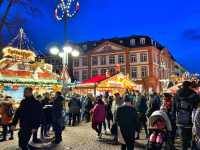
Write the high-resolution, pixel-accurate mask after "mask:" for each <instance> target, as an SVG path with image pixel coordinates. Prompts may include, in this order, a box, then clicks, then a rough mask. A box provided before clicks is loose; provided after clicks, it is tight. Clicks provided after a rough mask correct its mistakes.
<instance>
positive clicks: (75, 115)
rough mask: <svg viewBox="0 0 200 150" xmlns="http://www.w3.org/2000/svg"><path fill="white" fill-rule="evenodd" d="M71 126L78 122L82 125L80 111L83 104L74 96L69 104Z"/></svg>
mask: <svg viewBox="0 0 200 150" xmlns="http://www.w3.org/2000/svg"><path fill="white" fill-rule="evenodd" d="M68 106H69V125H71V120H73V121H72V126H75V124H76V122H78V123H80V110H81V102H80V99H79V98H77V97H75V96H73V97H72V98H71V99H70V101H69V103H68Z"/></svg>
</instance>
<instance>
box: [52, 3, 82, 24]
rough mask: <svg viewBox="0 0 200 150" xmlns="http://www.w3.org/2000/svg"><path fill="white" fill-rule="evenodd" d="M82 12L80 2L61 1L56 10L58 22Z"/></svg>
mask: <svg viewBox="0 0 200 150" xmlns="http://www.w3.org/2000/svg"><path fill="white" fill-rule="evenodd" d="M79 10H80V4H79V2H78V0H66V2H65V0H60V2H59V3H58V5H57V7H56V9H55V17H56V19H57V20H58V21H61V20H63V19H66V18H72V17H74V16H75V15H76V14H77V13H78V11H79ZM65 17H66V18H65Z"/></svg>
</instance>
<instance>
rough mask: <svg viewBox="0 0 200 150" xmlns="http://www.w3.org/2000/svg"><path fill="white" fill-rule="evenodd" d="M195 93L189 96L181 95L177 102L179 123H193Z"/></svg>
mask: <svg viewBox="0 0 200 150" xmlns="http://www.w3.org/2000/svg"><path fill="white" fill-rule="evenodd" d="M193 97H194V94H192V95H190V96H189V97H179V98H178V102H177V124H180V125H191V124H192V111H193V107H194V105H193V102H192V98H193Z"/></svg>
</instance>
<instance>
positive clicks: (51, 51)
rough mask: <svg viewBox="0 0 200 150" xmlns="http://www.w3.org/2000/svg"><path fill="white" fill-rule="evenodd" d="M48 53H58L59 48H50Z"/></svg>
mask: <svg viewBox="0 0 200 150" xmlns="http://www.w3.org/2000/svg"><path fill="white" fill-rule="evenodd" d="M50 53H51V54H53V55H58V53H59V49H58V48H57V47H52V48H50Z"/></svg>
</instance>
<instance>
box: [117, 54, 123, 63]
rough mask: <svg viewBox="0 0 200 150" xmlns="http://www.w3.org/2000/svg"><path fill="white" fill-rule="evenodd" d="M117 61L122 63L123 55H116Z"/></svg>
mask: <svg viewBox="0 0 200 150" xmlns="http://www.w3.org/2000/svg"><path fill="white" fill-rule="evenodd" d="M118 63H119V64H123V63H124V55H119V56H118Z"/></svg>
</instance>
